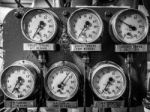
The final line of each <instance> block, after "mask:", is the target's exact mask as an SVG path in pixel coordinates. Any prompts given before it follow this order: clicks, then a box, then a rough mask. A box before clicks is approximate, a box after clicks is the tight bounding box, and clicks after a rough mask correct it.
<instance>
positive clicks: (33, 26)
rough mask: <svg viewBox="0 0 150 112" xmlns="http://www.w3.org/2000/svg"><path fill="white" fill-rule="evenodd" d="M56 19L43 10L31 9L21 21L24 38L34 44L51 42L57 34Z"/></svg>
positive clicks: (50, 13)
mask: <svg viewBox="0 0 150 112" xmlns="http://www.w3.org/2000/svg"><path fill="white" fill-rule="evenodd" d="M57 28H58V26H57V17H56V15H55V14H54V13H53V12H50V11H49V12H48V11H46V10H44V9H31V10H29V11H27V12H26V13H25V15H24V16H23V19H22V21H21V29H22V32H23V34H24V36H25V37H26V38H27V39H28V40H30V41H32V42H35V43H43V42H47V41H49V40H51V39H52V38H53V37H54V36H55V34H56V33H57Z"/></svg>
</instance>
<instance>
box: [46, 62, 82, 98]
mask: <svg viewBox="0 0 150 112" xmlns="http://www.w3.org/2000/svg"><path fill="white" fill-rule="evenodd" d="M79 74H80V72H79V69H78V68H77V67H76V66H75V65H74V64H72V63H70V62H66V61H61V62H57V63H55V64H54V65H52V67H51V68H50V70H49V72H48V73H47V75H46V78H45V88H46V91H47V93H48V95H49V96H50V97H52V98H53V99H55V100H58V101H66V100H69V99H71V98H72V97H74V96H75V95H76V93H77V91H78V89H79Z"/></svg>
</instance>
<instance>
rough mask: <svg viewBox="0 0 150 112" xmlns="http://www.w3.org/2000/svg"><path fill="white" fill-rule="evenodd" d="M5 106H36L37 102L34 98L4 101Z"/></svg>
mask: <svg viewBox="0 0 150 112" xmlns="http://www.w3.org/2000/svg"><path fill="white" fill-rule="evenodd" d="M4 106H5V107H10V108H16V107H18V108H27V107H35V106H36V103H35V101H34V100H30V101H8V100H6V101H4Z"/></svg>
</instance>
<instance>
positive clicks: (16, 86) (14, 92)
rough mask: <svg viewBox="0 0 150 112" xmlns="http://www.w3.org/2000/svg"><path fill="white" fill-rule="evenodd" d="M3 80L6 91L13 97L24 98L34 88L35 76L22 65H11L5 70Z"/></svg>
mask: <svg viewBox="0 0 150 112" xmlns="http://www.w3.org/2000/svg"><path fill="white" fill-rule="evenodd" d="M1 81H2V82H1V83H2V88H3V91H4V93H5V94H6V96H8V97H9V98H11V99H15V100H20V99H24V98H26V97H28V96H29V95H30V94H31V93H32V92H33V90H34V84H35V79H34V76H33V75H32V73H31V72H30V71H29V70H28V69H26V68H25V67H22V66H10V67H9V68H8V69H6V70H5V71H4V72H3V75H2V80H1Z"/></svg>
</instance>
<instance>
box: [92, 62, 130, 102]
mask: <svg viewBox="0 0 150 112" xmlns="http://www.w3.org/2000/svg"><path fill="white" fill-rule="evenodd" d="M90 83H91V87H92V89H93V91H94V93H95V94H96V95H97V96H98V97H99V98H100V99H103V100H116V99H118V98H119V97H121V96H122V95H123V93H124V92H125V89H126V83H127V82H126V77H125V74H124V72H123V70H122V68H121V67H119V66H118V65H117V64H115V63H113V62H105V61H104V62H100V63H98V64H97V65H96V66H94V68H93V69H92V71H91V77H90Z"/></svg>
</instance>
